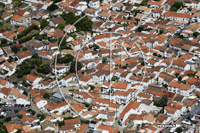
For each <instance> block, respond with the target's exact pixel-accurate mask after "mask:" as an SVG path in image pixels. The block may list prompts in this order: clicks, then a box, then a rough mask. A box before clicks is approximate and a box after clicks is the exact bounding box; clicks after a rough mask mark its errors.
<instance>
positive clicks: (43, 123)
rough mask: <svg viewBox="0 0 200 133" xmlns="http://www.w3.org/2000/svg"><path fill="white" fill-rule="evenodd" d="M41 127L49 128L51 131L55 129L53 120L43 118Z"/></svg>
mask: <svg viewBox="0 0 200 133" xmlns="http://www.w3.org/2000/svg"><path fill="white" fill-rule="evenodd" d="M41 127H42V129H43V130H51V131H55V127H54V124H53V122H51V121H48V120H45V121H44V122H42V123H41Z"/></svg>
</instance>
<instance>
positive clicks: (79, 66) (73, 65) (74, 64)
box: [69, 61, 82, 73]
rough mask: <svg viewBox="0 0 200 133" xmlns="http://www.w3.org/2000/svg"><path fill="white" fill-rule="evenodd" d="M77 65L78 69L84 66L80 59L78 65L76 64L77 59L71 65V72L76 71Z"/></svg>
mask: <svg viewBox="0 0 200 133" xmlns="http://www.w3.org/2000/svg"><path fill="white" fill-rule="evenodd" d="M76 66H77V71H78V70H80V69H81V68H82V64H81V63H80V62H79V61H77V65H76V61H72V62H71V65H70V69H69V72H70V73H74V72H76V69H75V67H76Z"/></svg>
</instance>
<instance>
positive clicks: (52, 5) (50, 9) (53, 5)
mask: <svg viewBox="0 0 200 133" xmlns="http://www.w3.org/2000/svg"><path fill="white" fill-rule="evenodd" d="M56 9H58V6H57V5H55V4H54V3H53V4H51V5H50V6H49V7H47V10H49V11H54V10H56Z"/></svg>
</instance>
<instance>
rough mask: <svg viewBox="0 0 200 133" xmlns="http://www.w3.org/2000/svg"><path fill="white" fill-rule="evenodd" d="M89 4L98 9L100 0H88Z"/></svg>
mask: <svg viewBox="0 0 200 133" xmlns="http://www.w3.org/2000/svg"><path fill="white" fill-rule="evenodd" d="M89 6H90V7H91V8H93V9H98V8H99V6H100V1H99V0H91V1H90V2H89Z"/></svg>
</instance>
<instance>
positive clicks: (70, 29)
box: [63, 25, 76, 33]
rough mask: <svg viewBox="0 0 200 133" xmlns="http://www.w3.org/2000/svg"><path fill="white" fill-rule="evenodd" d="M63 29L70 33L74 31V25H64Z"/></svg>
mask: <svg viewBox="0 0 200 133" xmlns="http://www.w3.org/2000/svg"><path fill="white" fill-rule="evenodd" d="M63 30H64V31H65V32H67V33H72V32H75V31H76V27H75V26H73V25H66V26H65V27H64V29H63Z"/></svg>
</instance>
